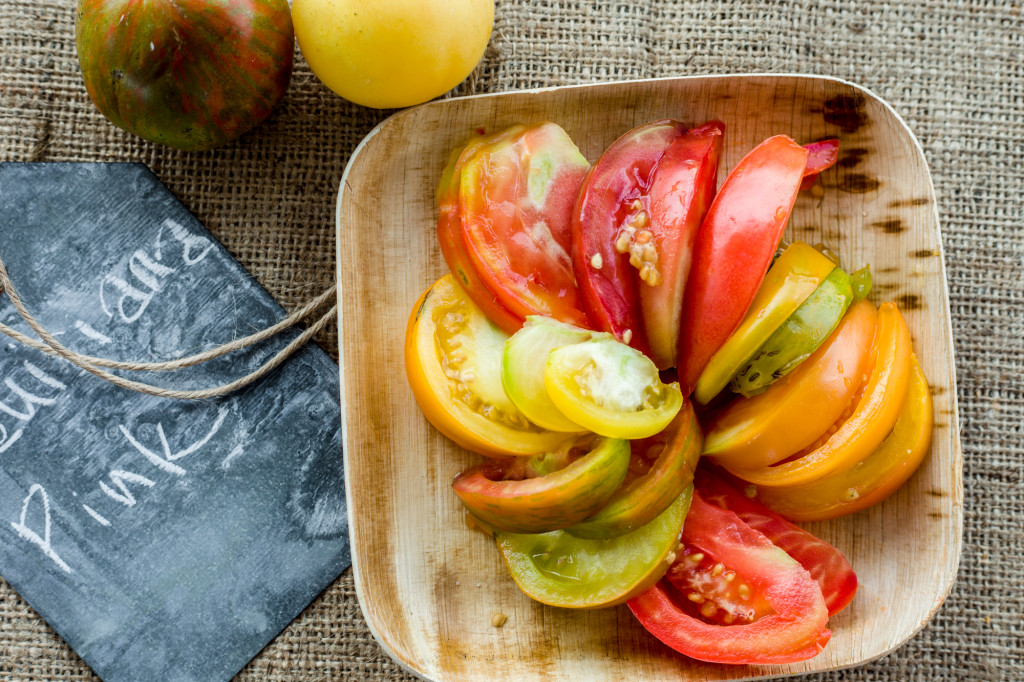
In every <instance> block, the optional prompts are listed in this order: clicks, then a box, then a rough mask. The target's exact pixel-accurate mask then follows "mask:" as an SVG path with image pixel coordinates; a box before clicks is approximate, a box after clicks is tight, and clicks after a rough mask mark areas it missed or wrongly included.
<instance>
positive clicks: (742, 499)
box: [694, 467, 857, 616]
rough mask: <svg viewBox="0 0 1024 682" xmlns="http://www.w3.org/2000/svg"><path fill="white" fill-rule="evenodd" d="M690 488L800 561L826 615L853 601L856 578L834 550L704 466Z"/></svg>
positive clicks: (844, 559) (836, 611) (831, 614)
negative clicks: (821, 599)
mask: <svg viewBox="0 0 1024 682" xmlns="http://www.w3.org/2000/svg"><path fill="white" fill-rule="evenodd" d="M694 485H695V486H696V488H697V490H698V491H699V492H700V494H701V496H702V497H703V498H704V500H706V501H707V502H709V503H711V504H713V505H715V506H716V507H718V508H719V509H725V510H727V511H731V512H733V513H735V514H736V516H738V517H740V519H741V520H742V521H743V522H744V523H746V524H747V525H748V526H750V527H751V528H753V529H754V530H756V531H758V532H760V533H762V534H763V535H764V536H765V537H766V538H768V539H769V540H771V541H772V542H773V543H774V544H775V545H777V546H779V547H781V548H782V549H784V550H786V554H788V555H789V556H791V557H793V558H794V559H796V560H797V561H798V562H800V565H801V566H803V567H804V568H806V569H807V572H808V573H810V574H811V577H812V578H814V579H815V580H816V581H817V582H818V585H819V586H820V587H821V594H822V596H823V597H824V598H825V606H826V607H827V608H828V615H830V616H834V615H836V614H837V613H839V612H840V611H842V610H843V609H845V608H846V607H847V606H848V605H849V603H850V601H852V600H853V595H854V594H856V593H857V575H856V574H855V573H854V572H853V568H852V567H851V566H850V562H849V561H847V560H846V557H844V556H843V555H842V553H841V552H840V551H839V550H838V549H836V548H835V547H833V546H832V545H830V544H829V543H827V542H825V541H824V540H822V539H820V538H816V537H815V536H813V535H811V534H810V533H808V532H807V531H805V530H804V529H803V528H800V527H799V526H796V525H794V524H792V523H790V522H789V521H787V520H786V519H784V518H782V517H781V516H780V515H779V514H777V513H775V512H773V511H772V510H771V509H768V508H767V507H765V506H764V505H762V504H760V503H758V502H755V501H754V500H751V499H749V498H748V497H746V496H744V495H742V494H741V493H739V492H737V491H736V490H735V489H734V488H733V487H732V486H730V485H729V484H728V483H726V482H725V481H724V480H722V479H721V478H719V477H718V476H716V475H715V474H713V473H711V472H710V471H708V470H707V469H705V468H704V467H701V468H700V469H698V470H697V475H696V477H695V478H694Z"/></svg>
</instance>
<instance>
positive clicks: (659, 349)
mask: <svg viewBox="0 0 1024 682" xmlns="http://www.w3.org/2000/svg"><path fill="white" fill-rule="evenodd" d="M724 132H725V125H724V124H723V123H721V122H720V121H712V122H710V123H705V124H704V125H702V126H700V127H699V128H694V129H693V130H690V131H688V132H687V133H685V134H684V135H682V136H680V137H678V138H676V139H675V140H674V141H673V142H672V144H670V145H669V146H668V148H667V149H666V150H665V153H664V154H663V155H662V156H661V158H660V159H659V160H658V165H657V167H656V168H655V170H654V176H653V178H652V180H651V187H650V191H649V196H648V198H647V205H648V208H649V214H650V226H649V228H648V229H647V233H645V232H644V231H643V230H639V231H634V232H633V233H632V234H631V235H629V236H630V239H629V244H628V253H629V255H630V264H631V265H633V266H634V267H637V268H638V271H639V272H638V275H639V278H640V280H641V283H640V285H639V287H640V311H641V314H642V317H643V323H644V329H645V330H646V332H647V340H648V342H649V343H650V347H651V359H652V360H654V364H656V365H657V366H658V368H659V369H665V368H666V367H675V365H676V353H677V352H678V345H679V321H680V316H681V314H682V309H683V293H684V292H685V290H686V281H687V279H688V278H689V276H690V265H691V262H692V258H693V242H694V240H695V239H696V238H697V231H698V230H699V229H700V224H701V221H702V220H703V219H704V214H705V213H706V212H707V209H708V206H710V205H711V200H712V198H713V197H714V195H715V189H716V188H717V186H718V159H719V156H720V155H721V151H722V135H723V133H724ZM620 238H621V237H620ZM648 240H649V241H648ZM625 241H626V240H623V242H625ZM641 241H642V242H643V243H640V242H641ZM619 246H620V244H619V243H618V242H617V243H616V248H617V250H618V249H619ZM622 246H626V244H625V243H623V244H622Z"/></svg>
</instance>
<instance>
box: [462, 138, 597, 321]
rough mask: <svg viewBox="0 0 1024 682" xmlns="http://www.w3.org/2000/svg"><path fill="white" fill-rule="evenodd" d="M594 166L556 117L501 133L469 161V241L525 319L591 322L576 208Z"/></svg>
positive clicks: (492, 286) (465, 230)
mask: <svg viewBox="0 0 1024 682" xmlns="http://www.w3.org/2000/svg"><path fill="white" fill-rule="evenodd" d="M464 156H465V155H464ZM460 161H461V160H460ZM589 166H590V164H589V163H588V162H587V160H586V158H584V157H583V155H582V154H580V151H579V149H577V148H576V145H575V144H573V142H572V140H571V139H569V136H568V135H567V134H566V133H565V131H564V130H562V129H561V128H559V127H558V126H557V125H555V124H554V123H542V124H540V125H537V126H532V127H530V128H527V129H526V130H524V131H522V132H520V133H518V134H516V135H513V136H511V137H509V136H502V137H499V138H497V139H495V140H494V142H492V143H491V144H488V145H486V146H484V147H483V148H482V149H480V150H478V151H477V152H476V153H475V154H474V155H473V156H472V157H471V158H468V159H466V161H465V165H464V166H463V168H462V176H461V180H460V186H459V210H460V212H461V218H462V239H463V244H464V246H465V249H466V252H467V253H468V254H469V260H470V263H471V265H472V266H473V269H474V270H475V271H476V274H477V275H478V276H479V278H480V279H481V280H482V281H483V282H484V284H485V285H486V286H487V288H488V289H489V290H490V291H491V293H492V294H494V296H496V297H497V299H498V301H499V302H500V303H501V304H502V305H503V306H504V307H505V308H507V309H508V310H509V311H510V312H511V313H512V314H513V315H515V316H516V317H518V318H520V319H521V320H525V319H526V317H527V316H528V315H545V316H547V317H553V318H555V319H558V320H561V321H562V322H567V323H569V324H574V325H576V326H580V327H589V326H590V323H589V320H588V319H587V316H586V314H584V313H583V311H582V310H581V308H580V305H579V304H578V295H577V291H576V281H575V277H574V276H573V270H572V262H571V260H570V258H569V251H570V248H571V247H570V229H569V223H570V221H571V219H572V208H573V204H574V203H575V201H576V195H577V193H578V192H579V187H580V183H581V182H582V180H583V176H584V175H585V174H586V172H587V169H588V168H589Z"/></svg>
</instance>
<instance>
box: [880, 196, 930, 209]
mask: <svg viewBox="0 0 1024 682" xmlns="http://www.w3.org/2000/svg"><path fill="white" fill-rule="evenodd" d="M930 203H932V200H931V199H929V198H928V197H918V198H916V199H897V200H895V201H890V202H889V208H905V207H908V206H927V205H928V204H930Z"/></svg>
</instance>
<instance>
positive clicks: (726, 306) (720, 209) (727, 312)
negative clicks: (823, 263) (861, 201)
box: [678, 135, 807, 395]
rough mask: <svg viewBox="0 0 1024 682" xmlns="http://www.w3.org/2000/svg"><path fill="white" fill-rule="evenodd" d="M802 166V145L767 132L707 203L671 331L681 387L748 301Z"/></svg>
mask: <svg viewBox="0 0 1024 682" xmlns="http://www.w3.org/2000/svg"><path fill="white" fill-rule="evenodd" d="M806 166H807V150H806V149H804V148H803V147H801V146H800V145H798V144H797V143H796V142H794V141H793V140H791V139H790V138H788V137H786V136H785V135H777V136H775V137H770V138H768V139H767V140H765V141H764V142H762V143H761V144H759V145H758V146H757V147H755V148H754V149H753V150H752V151H751V152H750V153H749V154H747V155H746V156H745V157H744V158H743V160H742V161H740V162H739V164H738V165H737V166H736V168H734V169H733V171H732V173H730V174H729V177H728V178H727V179H726V181H725V184H724V185H722V188H721V189H720V190H719V191H718V195H717V196H716V197H715V200H714V202H713V203H712V204H711V208H710V209H708V214H707V217H706V218H704V223H703V225H701V229H700V232H698V233H697V241H696V243H695V244H694V247H693V267H692V269H691V271H690V279H689V282H688V283H687V285H686V294H685V297H684V304H683V315H682V326H681V329H680V332H679V357H678V361H679V383H680V386H681V387H682V389H683V394H684V395H689V394H690V392H691V391H692V390H693V387H694V386H695V385H696V383H697V379H698V377H700V374H701V372H702V371H703V370H704V366H705V365H707V363H708V361H709V360H710V359H711V356H712V355H714V354H715V351H717V350H718V349H719V347H720V346H721V345H722V344H723V343H725V341H726V339H728V338H729V336H731V335H732V333H733V332H734V331H736V328H737V327H738V326H739V324H740V322H741V321H742V320H743V316H744V314H746V312H747V308H748V307H750V302H751V301H752V300H753V299H754V294H755V293H757V288H758V286H760V284H761V280H762V279H764V276H765V273H767V272H768V266H769V265H771V262H772V256H773V255H774V254H775V250H776V249H777V248H778V245H779V239H780V238H781V237H782V231H783V230H784V229H785V227H786V222H787V221H788V220H789V214H790V212H791V211H792V210H793V204H794V203H795V202H796V195H797V192H798V190H799V188H800V180H801V178H802V177H803V174H804V168H805V167H806Z"/></svg>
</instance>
